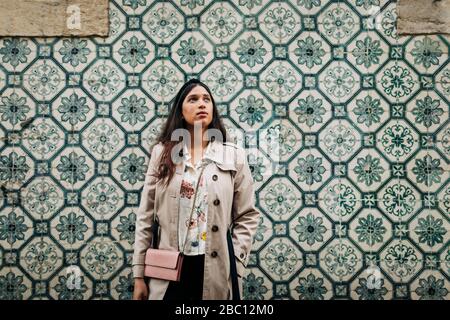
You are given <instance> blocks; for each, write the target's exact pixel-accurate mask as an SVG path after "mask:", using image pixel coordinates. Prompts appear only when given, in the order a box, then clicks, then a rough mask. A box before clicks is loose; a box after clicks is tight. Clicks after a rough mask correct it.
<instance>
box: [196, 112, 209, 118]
mask: <svg viewBox="0 0 450 320" xmlns="http://www.w3.org/2000/svg"><path fill="white" fill-rule="evenodd" d="M207 115H208V113H206V112H199V113H197V116H199V117H201V116H204V117H206V116H207Z"/></svg>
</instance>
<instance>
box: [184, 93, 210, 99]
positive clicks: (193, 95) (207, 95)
mask: <svg viewBox="0 0 450 320" xmlns="http://www.w3.org/2000/svg"><path fill="white" fill-rule="evenodd" d="M198 96H201V94H195V93H193V94H190V95H188V96H187V97H188V98H191V97H198ZM203 96H204V97H208V98H209V94H207V93H205V94H203Z"/></svg>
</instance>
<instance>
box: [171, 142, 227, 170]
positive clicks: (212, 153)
mask: <svg viewBox="0 0 450 320" xmlns="http://www.w3.org/2000/svg"><path fill="white" fill-rule="evenodd" d="M233 152H236V150H235V148H231V150H229V147H228V149H227V147H226V145H225V144H223V143H222V142H219V141H216V140H214V141H211V142H209V143H208V146H207V147H206V150H205V153H204V158H205V159H208V160H210V161H212V162H215V163H216V165H217V166H218V167H219V168H221V169H222V170H234V171H236V166H235V163H234V154H233ZM183 157H184V161H182V162H181V163H180V164H178V165H177V167H176V172H177V173H179V174H181V173H183V172H184V169H185V165H186V161H188V160H189V159H190V158H191V155H190V153H189V150H188V148H187V146H186V145H183Z"/></svg>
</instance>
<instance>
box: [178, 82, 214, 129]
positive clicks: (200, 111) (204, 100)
mask: <svg viewBox="0 0 450 320" xmlns="http://www.w3.org/2000/svg"><path fill="white" fill-rule="evenodd" d="M182 113H183V117H184V120H185V121H186V123H187V124H188V126H192V127H193V126H194V123H195V122H197V121H199V122H201V124H202V128H206V127H208V125H209V124H210V123H211V121H212V117H213V104H212V100H211V96H210V95H209V93H208V91H206V89H205V88H204V87H203V86H200V85H197V86H195V87H194V88H193V89H192V90H191V91H190V92H189V93H188V95H187V96H186V98H184V101H183V106H182Z"/></svg>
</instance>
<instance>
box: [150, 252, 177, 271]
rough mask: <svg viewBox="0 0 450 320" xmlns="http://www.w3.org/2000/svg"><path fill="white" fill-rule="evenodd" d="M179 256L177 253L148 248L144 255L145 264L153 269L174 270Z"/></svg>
mask: <svg viewBox="0 0 450 320" xmlns="http://www.w3.org/2000/svg"><path fill="white" fill-rule="evenodd" d="M180 254H181V253H180V252H179V251H170V250H161V249H153V248H149V249H147V252H146V254H145V264H146V265H149V266H154V267H161V268H167V269H176V267H177V264H178V257H179V256H180Z"/></svg>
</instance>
